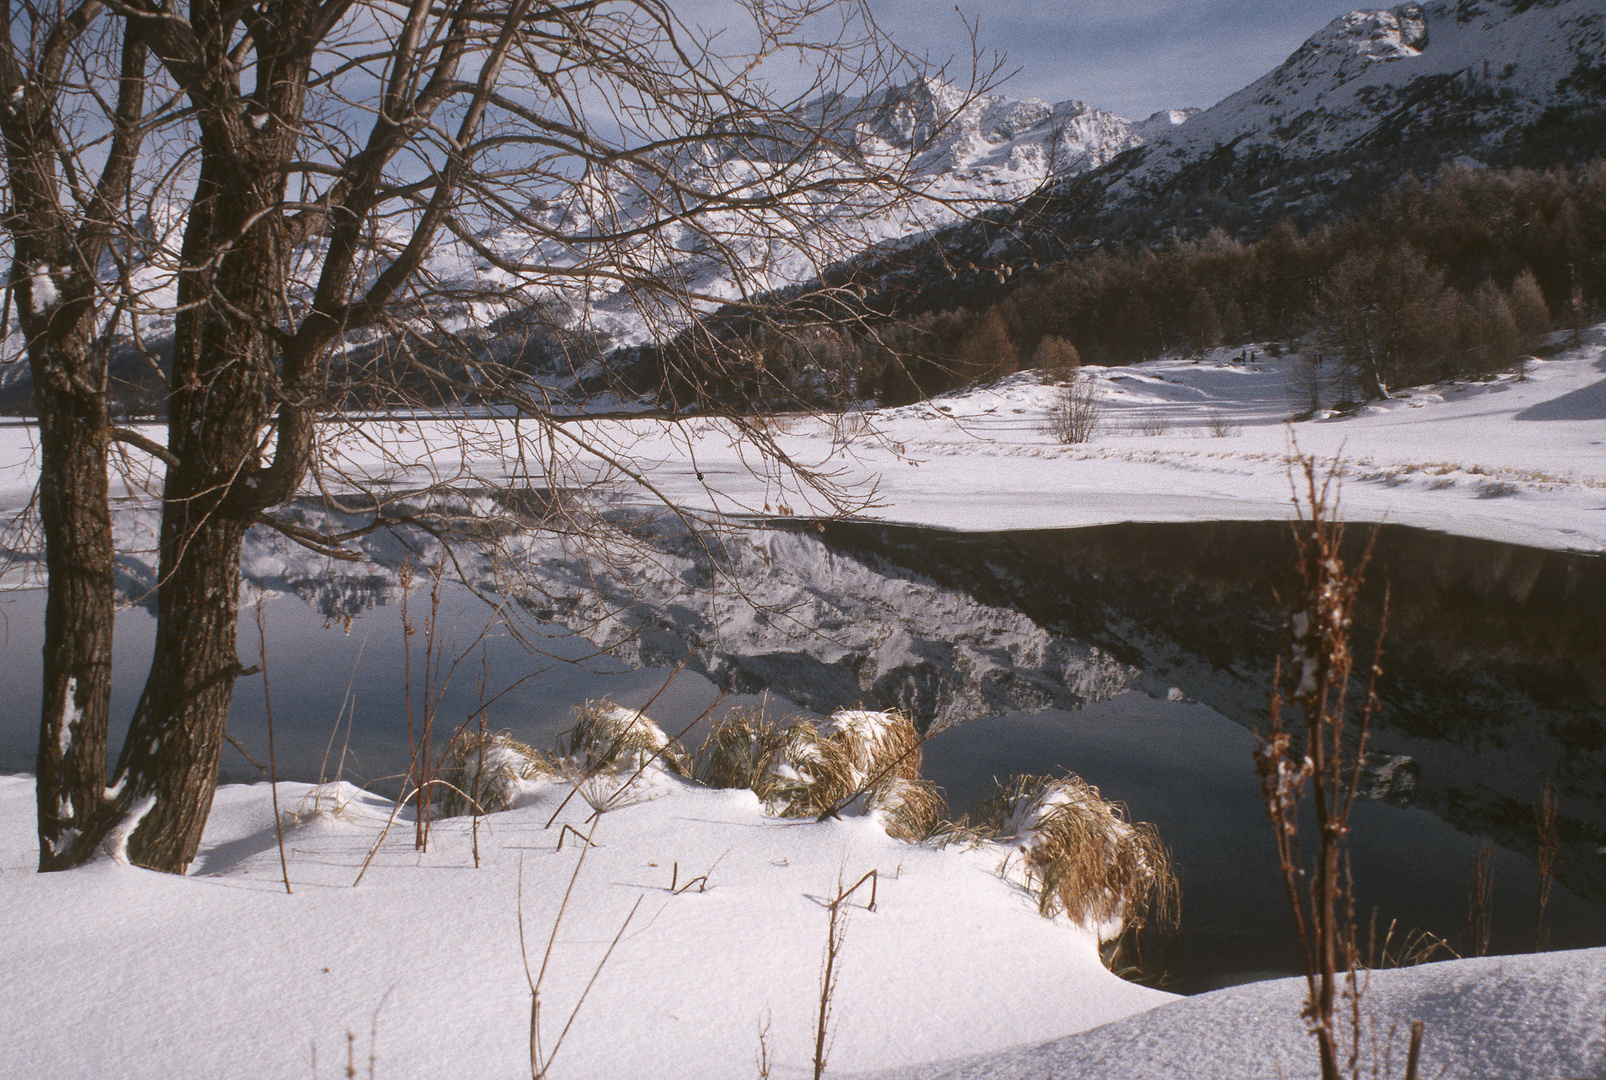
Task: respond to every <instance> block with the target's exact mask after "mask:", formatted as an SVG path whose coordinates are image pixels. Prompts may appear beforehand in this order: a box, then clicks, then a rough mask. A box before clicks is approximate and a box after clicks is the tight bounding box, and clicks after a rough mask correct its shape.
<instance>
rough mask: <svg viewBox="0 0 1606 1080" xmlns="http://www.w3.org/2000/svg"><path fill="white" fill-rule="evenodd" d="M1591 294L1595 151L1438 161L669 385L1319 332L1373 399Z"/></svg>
mask: <svg viewBox="0 0 1606 1080" xmlns="http://www.w3.org/2000/svg"><path fill="white" fill-rule="evenodd" d="M1603 307H1606V160H1599V161H1596V162H1594V163H1593V164H1590V165H1587V166H1584V167H1580V168H1577V169H1553V170H1549V171H1545V172H1537V171H1532V170H1527V169H1509V170H1497V169H1469V168H1464V167H1450V168H1447V169H1445V170H1443V171H1441V172H1440V173H1439V175H1438V176H1437V177H1435V178H1434V179H1433V180H1432V181H1431V182H1424V181H1421V180H1419V179H1416V178H1414V177H1410V178H1407V179H1406V180H1405V181H1403V182H1401V183H1400V184H1399V185H1397V186H1396V187H1395V188H1394V189H1393V190H1392V191H1391V192H1390V193H1389V194H1388V196H1387V197H1385V198H1384V199H1382V200H1381V201H1380V202H1379V203H1378V204H1377V205H1375V206H1373V207H1372V208H1371V209H1370V210H1368V211H1367V212H1365V213H1362V214H1359V215H1356V216H1354V217H1351V218H1349V219H1348V220H1346V221H1343V222H1339V223H1333V224H1329V225H1326V226H1323V227H1321V228H1316V229H1311V230H1308V231H1305V232H1301V231H1300V230H1299V229H1298V228H1296V227H1295V225H1294V224H1293V223H1292V222H1288V221H1285V222H1283V223H1282V224H1280V225H1278V226H1277V227H1275V228H1274V229H1272V230H1271V232H1269V233H1268V234H1267V235H1265V236H1264V237H1262V238H1260V239H1259V240H1256V241H1253V242H1247V243H1246V242H1241V241H1238V240H1235V239H1233V238H1231V237H1229V236H1227V235H1226V234H1225V233H1222V232H1220V231H1217V232H1214V233H1212V234H1210V235H1209V236H1208V237H1206V238H1205V239H1204V240H1202V241H1197V242H1194V241H1181V240H1172V241H1170V242H1168V243H1165V244H1162V245H1159V246H1153V247H1143V248H1131V249H1126V250H1108V249H1106V250H1100V251H1096V252H1093V253H1091V254H1088V255H1086V256H1083V257H1080V258H1077V259H1073V260H1069V261H1066V262H1062V263H1058V264H1055V265H1052V266H1048V267H1044V268H1042V269H1041V270H1040V271H1038V272H1036V273H1034V274H1033V275H1032V276H1031V279H1030V280H1027V281H1025V282H1023V283H1022V284H1021V285H1020V286H1018V287H1017V288H1015V289H1014V291H1013V292H1011V293H1010V294H1009V295H1008V296H1007V297H1005V298H1004V299H1002V300H1000V301H998V302H996V303H992V304H990V305H987V306H982V307H977V308H964V307H961V308H957V309H954V310H950V311H943V312H937V313H927V314H922V315H919V316H916V317H914V318H911V319H907V320H904V321H901V322H892V321H888V322H885V323H883V324H881V325H880V326H879V327H877V328H876V329H875V330H874V331H865V330H859V329H856V330H853V331H851V332H845V331H842V330H832V329H827V328H823V327H801V328H798V329H795V330H792V331H790V332H784V333H783V332H779V331H777V330H776V329H774V328H773V327H771V328H769V329H767V330H766V331H765V332H764V333H763V334H761V335H748V336H745V337H742V339H741V341H740V344H739V346H737V347H733V348H732V349H730V350H729V355H728V356H726V357H725V358H724V359H723V361H722V363H721V365H720V366H719V368H718V369H717V370H714V369H711V368H705V369H704V370H705V372H706V373H707V375H708V377H707V378H706V380H704V381H703V382H702V383H701V384H700V385H695V386H694V385H691V384H687V383H681V384H677V385H675V386H672V387H670V388H669V390H670V395H671V396H672V397H675V398H677V399H678V400H680V401H682V402H683V401H684V400H685V398H686V397H687V396H688V395H692V396H695V395H699V394H701V395H709V396H713V397H721V396H724V395H726V394H730V393H739V394H740V395H741V396H746V397H749V398H751V397H752V396H753V393H754V391H755V389H761V388H762V386H763V385H764V384H765V383H766V382H769V383H773V384H774V385H775V386H776V387H779V386H782V385H787V384H793V385H795V380H798V379H803V380H807V379H813V380H815V382H816V383H817V384H818V385H820V386H821V387H828V388H830V389H831V390H832V391H833V392H834V393H836V394H839V395H854V396H858V397H873V398H876V399H878V400H880V401H882V402H883V403H886V404H901V403H905V402H908V401H913V400H917V399H919V398H921V397H924V396H928V395H930V394H935V393H941V392H943V391H945V390H948V389H951V388H953V387H955V386H960V385H964V384H965V383H967V382H972V381H975V380H977V379H987V378H994V377H998V376H1001V375H1007V374H1010V373H1012V372H1014V371H1017V370H1020V369H1022V368H1027V367H1061V366H1067V365H1074V364H1075V363H1077V362H1078V361H1079V360H1080V361H1086V362H1091V363H1100V364H1127V363H1133V362H1136V361H1139V360H1143V359H1147V358H1152V357H1156V356H1159V355H1161V354H1182V355H1190V354H1191V355H1198V354H1201V353H1202V352H1203V351H1204V350H1206V349H1208V348H1211V347H1215V346H1222V345H1225V346H1238V345H1243V344H1247V343H1249V342H1258V341H1278V342H1285V341H1290V340H1292V339H1295V338H1300V337H1303V336H1305V335H1307V334H1312V333H1313V332H1314V333H1315V334H1316V335H1317V340H1318V342H1319V346H1318V347H1320V348H1322V349H1324V350H1325V351H1327V352H1329V353H1330V354H1331V355H1333V356H1334V357H1336V358H1338V359H1340V360H1342V361H1343V365H1344V369H1345V372H1346V374H1347V376H1348V377H1349V379H1350V381H1351V382H1352V383H1353V389H1354V391H1355V392H1356V393H1358V394H1359V395H1360V396H1361V397H1374V396H1380V395H1383V394H1386V393H1388V392H1389V389H1390V388H1392V387H1395V386H1402V385H1410V384H1416V383H1422V382H1429V381H1433V380H1437V379H1443V378H1451V377H1468V376H1477V375H1482V374H1488V373H1492V372H1495V371H1500V370H1504V369H1507V368H1509V367H1510V366H1511V364H1512V363H1513V361H1515V360H1516V358H1518V357H1519V356H1521V355H1523V354H1524V353H1529V352H1532V351H1533V350H1535V349H1536V348H1538V347H1539V346H1540V344H1541V343H1542V341H1543V338H1544V336H1545V335H1546V334H1547V333H1549V332H1550V330H1551V329H1552V328H1553V327H1554V326H1556V325H1562V326H1576V325H1578V324H1579V323H1580V322H1582V321H1583V320H1585V319H1587V318H1590V317H1591V316H1592V315H1593V314H1594V313H1597V312H1599V311H1600V310H1601V309H1602V308H1603ZM732 357H735V359H734V360H733V359H732ZM681 366H682V369H683V370H686V369H687V367H686V365H684V364H683V365H681ZM758 397H760V398H762V397H763V394H762V393H759V394H758Z"/></svg>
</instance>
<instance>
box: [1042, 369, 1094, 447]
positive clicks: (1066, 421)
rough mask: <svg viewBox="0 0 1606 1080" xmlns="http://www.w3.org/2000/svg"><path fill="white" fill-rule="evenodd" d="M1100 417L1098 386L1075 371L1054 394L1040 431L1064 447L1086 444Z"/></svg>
mask: <svg viewBox="0 0 1606 1080" xmlns="http://www.w3.org/2000/svg"><path fill="white" fill-rule="evenodd" d="M1103 415H1104V400H1103V399H1102V398H1101V397H1099V390H1098V384H1097V383H1096V382H1095V381H1094V380H1093V378H1092V377H1091V376H1089V375H1087V374H1085V373H1083V372H1080V371H1078V372H1076V373H1075V374H1074V375H1072V376H1071V379H1070V381H1069V382H1067V383H1065V384H1064V385H1063V386H1060V387H1059V388H1058V389H1056V390H1055V391H1054V398H1053V400H1052V401H1051V402H1050V403H1049V406H1048V420H1047V422H1046V423H1045V425H1044V428H1043V430H1044V431H1045V432H1046V433H1047V434H1049V435H1051V436H1053V437H1054V438H1055V439H1056V440H1057V441H1059V442H1062V443H1065V444H1067V445H1070V444H1073V443H1085V442H1087V441H1088V440H1089V439H1091V438H1092V437H1093V433H1094V432H1095V431H1097V430H1098V426H1099V420H1100V419H1101V418H1102V417H1103Z"/></svg>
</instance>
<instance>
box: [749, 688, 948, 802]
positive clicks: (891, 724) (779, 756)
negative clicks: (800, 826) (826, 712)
mask: <svg viewBox="0 0 1606 1080" xmlns="http://www.w3.org/2000/svg"><path fill="white" fill-rule="evenodd" d="M920 756H921V755H920V733H919V732H918V731H916V730H915V726H914V722H913V721H912V720H910V719H909V717H908V716H907V715H905V714H904V713H903V712H901V711H899V710H898V709H889V710H887V711H886V712H874V711H870V710H867V709H842V710H839V711H837V712H836V713H834V714H832V716H831V718H830V719H829V720H826V721H824V722H823V723H820V724H815V723H813V722H811V721H808V720H802V721H799V722H797V723H795V724H793V725H791V726H790V727H788V728H787V729H786V731H785V733H784V734H783V736H782V739H781V747H780V751H779V752H778V753H776V754H775V755H773V758H772V760H771V763H770V766H769V772H770V774H771V776H772V777H773V784H774V788H773V794H772V795H771V800H772V802H775V803H777V804H778V805H779V806H780V811H779V812H780V814H781V816H783V817H806V816H809V815H814V814H824V813H828V812H830V811H832V810H835V809H838V808H840V807H841V806H842V805H843V804H844V803H847V802H849V801H851V800H853V799H855V798H857V797H859V796H868V800H867V802H868V806H867V807H866V808H867V809H878V808H884V803H883V802H881V801H879V800H884V799H893V800H894V801H899V802H902V801H908V802H909V804H910V807H911V809H912V808H913V807H914V806H915V805H916V804H918V803H922V802H925V801H929V800H926V798H925V796H917V795H914V794H912V793H911V792H909V791H907V790H905V789H906V788H908V787H909V785H915V784H916V783H917V782H918V781H919V780H920ZM898 781H901V782H903V785H904V786H903V787H897V786H896V785H895V782H898ZM760 794H763V792H760ZM935 794H936V793H935V791H933V792H931V795H932V796H935Z"/></svg>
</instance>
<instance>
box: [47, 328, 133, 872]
mask: <svg viewBox="0 0 1606 1080" xmlns="http://www.w3.org/2000/svg"><path fill="white" fill-rule="evenodd" d="M66 344H71V343H70V342H69V343H66ZM80 344H81V343H80ZM75 351H76V350H72V349H70V348H66V349H48V348H47V349H41V350H39V354H37V355H36V356H35V357H34V358H33V360H32V367H33V374H34V385H35V387H36V388H37V387H48V386H51V385H52V383H55V384H57V385H58V386H59V385H60V384H61V383H62V382H65V381H68V380H71V381H74V382H81V381H84V380H85V379H86V378H93V377H94V376H95V374H96V372H95V367H96V365H95V362H94V359H93V357H92V355H88V356H86V355H84V354H83V353H82V352H78V354H77V355H74V353H75ZM35 404H36V407H37V409H38V412H39V437H40V455H41V460H42V461H44V462H45V463H47V464H46V467H45V468H44V469H42V470H41V472H40V478H39V516H40V520H41V522H42V524H43V526H44V532H45V567H46V571H47V573H48V575H49V593H48V596H47V598H46V600H45V644H44V658H43V659H44V694H43V698H42V701H41V711H40V723H39V755H38V758H37V763H36V766H35V769H36V772H37V776H38V784H37V799H38V811H39V813H38V831H39V869H40V870H42V871H45V870H63V869H66V868H68V867H71V866H76V865H77V864H78V863H80V862H82V861H83V860H84V859H85V858H87V857H88V855H89V853H90V852H92V851H93V850H94V844H95V843H96V842H97V841H98V839H99V837H100V834H101V831H102V828H103V825H104V819H105V812H106V808H107V801H108V800H107V794H106V726H107V718H108V716H109V714H110V711H111V676H112V621H113V616H114V613H115V607H114V601H115V589H114V578H113V573H112V568H113V555H112V552H113V548H112V530H111V514H110V510H109V504H108V501H107V473H106V467H107V461H106V445H107V440H106V418H105V410H104V407H103V404H102V402H101V401H100V400H99V399H98V398H96V397H94V396H88V395H85V394H82V393H78V392H74V391H72V390H66V391H64V392H56V393H46V392H38V391H36V393H35Z"/></svg>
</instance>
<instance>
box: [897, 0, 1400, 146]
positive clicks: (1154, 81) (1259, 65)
mask: <svg viewBox="0 0 1606 1080" xmlns="http://www.w3.org/2000/svg"><path fill="white" fill-rule="evenodd" d="M869 3H870V9H871V10H872V11H873V12H874V13H875V16H876V19H877V20H878V21H879V22H880V23H881V24H882V26H883V27H884V28H885V29H886V30H888V31H889V32H890V33H891V34H892V35H893V38H894V40H896V41H897V42H898V43H899V44H901V45H903V46H904V47H906V48H911V49H915V50H917V51H921V52H930V53H931V54H933V56H943V57H946V56H948V55H950V54H952V53H953V52H954V51H955V50H956V49H960V48H963V47H964V46H965V41H964V36H963V34H964V32H963V29H962V27H961V26H960V24H959V12H956V11H955V10H954V3H953V0H947V2H944V0H869ZM1366 6H1374V5H1369V4H1355V3H1353V0H1352V3H1350V4H1346V3H1345V2H1344V0H992V2H984V3H978V2H976V0H960V3H959V8H960V11H963V12H964V14H965V16H966V17H967V18H969V19H972V20H975V19H979V20H980V30H981V33H980V38H979V40H980V43H981V45H982V46H983V47H985V48H987V49H996V50H997V51H999V52H1002V53H1004V54H1005V55H1006V56H1007V57H1008V59H1009V61H1010V67H1011V68H1020V69H1021V72H1020V74H1019V75H1017V76H1016V77H1015V78H1014V79H1013V80H1012V81H1011V82H1010V83H1009V84H1008V86H1007V87H1006V88H1005V90H1006V92H1007V93H1008V94H1009V95H1010V96H1012V97H1040V98H1045V99H1047V100H1049V101H1063V100H1065V99H1067V98H1075V99H1077V100H1080V101H1085V102H1087V103H1088V104H1090V105H1095V106H1097V107H1099V108H1103V109H1109V110H1110V111H1112V112H1116V113H1121V114H1122V115H1125V116H1130V117H1133V118H1142V117H1144V116H1147V115H1149V114H1150V113H1152V112H1155V111H1156V110H1158V109H1164V108H1181V107H1185V106H1189V105H1197V106H1201V107H1208V106H1210V105H1214V104H1215V103H1216V102H1217V101H1220V100H1221V99H1222V98H1224V97H1226V96H1227V95H1228V94H1230V93H1232V92H1233V91H1234V90H1237V89H1239V88H1240V87H1242V86H1244V85H1246V84H1247V83H1250V82H1253V81H1254V80H1255V79H1258V78H1259V77H1260V76H1262V75H1264V74H1265V73H1266V72H1268V71H1270V70H1271V69H1272V68H1274V67H1276V66H1277V65H1278V64H1281V63H1282V62H1283V61H1284V60H1285V59H1287V57H1288V54H1289V53H1291V52H1293V51H1294V50H1295V49H1296V48H1298V47H1299V45H1300V43H1301V42H1303V41H1304V40H1305V39H1306V38H1308V37H1310V36H1311V34H1313V33H1315V32H1316V31H1317V30H1319V29H1321V28H1322V27H1323V26H1325V25H1326V24H1327V23H1328V22H1330V21H1332V20H1333V19H1334V18H1336V17H1337V16H1339V15H1341V14H1343V13H1344V12H1346V11H1349V10H1351V9H1352V8H1354V7H1366ZM1375 6H1377V7H1384V6H1387V3H1378V4H1376V5H1375Z"/></svg>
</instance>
